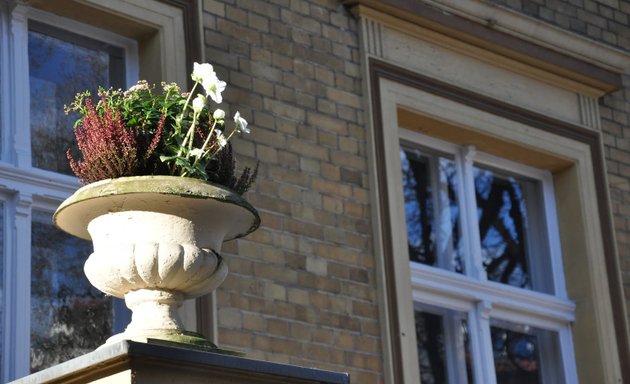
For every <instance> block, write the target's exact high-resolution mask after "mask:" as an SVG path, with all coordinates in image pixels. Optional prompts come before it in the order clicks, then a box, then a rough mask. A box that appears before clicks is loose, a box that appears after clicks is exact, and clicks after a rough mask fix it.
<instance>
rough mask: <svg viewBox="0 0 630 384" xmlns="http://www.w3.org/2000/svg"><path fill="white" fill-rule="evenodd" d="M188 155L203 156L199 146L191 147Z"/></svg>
mask: <svg viewBox="0 0 630 384" xmlns="http://www.w3.org/2000/svg"><path fill="white" fill-rule="evenodd" d="M190 156H194V157H197V158H199V157H201V156H203V150H202V149H201V148H193V149H192V150H191V151H190Z"/></svg>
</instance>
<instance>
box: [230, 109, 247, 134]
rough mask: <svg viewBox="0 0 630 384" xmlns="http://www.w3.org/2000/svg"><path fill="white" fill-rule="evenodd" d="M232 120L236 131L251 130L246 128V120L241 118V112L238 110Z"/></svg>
mask: <svg viewBox="0 0 630 384" xmlns="http://www.w3.org/2000/svg"><path fill="white" fill-rule="evenodd" d="M234 122H235V123H236V131H237V132H245V133H250V132H251V130H250V129H249V128H247V120H245V119H243V118H242V117H241V113H240V112H238V111H237V112H236V114H235V115H234Z"/></svg>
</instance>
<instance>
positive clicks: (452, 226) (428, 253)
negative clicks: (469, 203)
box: [400, 148, 464, 273]
mask: <svg viewBox="0 0 630 384" xmlns="http://www.w3.org/2000/svg"><path fill="white" fill-rule="evenodd" d="M400 161H401V164H402V180H403V182H402V184H403V192H404V197H405V215H406V223H407V239H408V246H409V258H410V260H411V261H415V262H418V263H422V264H427V265H431V266H436V267H440V268H444V269H448V270H452V271H456V272H458V273H463V271H464V262H463V258H462V253H461V252H462V250H461V249H460V247H461V242H460V230H459V218H458V216H459V208H458V205H457V192H456V191H457V180H456V174H455V164H454V162H453V161H452V160H451V159H448V158H445V157H441V156H438V155H434V154H429V153H423V152H420V151H419V150H418V149H415V148H414V149H411V148H401V150H400Z"/></svg>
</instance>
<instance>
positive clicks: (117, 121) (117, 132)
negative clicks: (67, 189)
mask: <svg viewBox="0 0 630 384" xmlns="http://www.w3.org/2000/svg"><path fill="white" fill-rule="evenodd" d="M101 103H102V106H103V113H102V114H100V115H99V113H97V111H96V109H95V108H94V106H93V105H92V101H91V100H90V99H89V98H88V99H86V100H85V106H86V110H87V113H86V114H85V115H84V116H83V120H82V122H81V125H79V126H78V127H76V129H75V131H74V134H75V137H76V139H77V145H78V147H79V150H80V151H81V154H82V156H83V159H82V160H78V161H75V160H74V158H73V157H72V155H71V153H70V151H69V150H68V151H67V152H66V156H67V157H68V160H69V161H70V167H71V168H72V171H73V172H74V173H75V174H76V175H77V176H78V177H79V179H80V180H81V182H83V183H86V184H87V183H91V182H94V181H98V180H103V179H107V178H115V177H122V176H133V175H135V174H137V171H138V168H139V166H140V160H139V157H140V156H139V154H138V138H137V137H136V134H137V132H134V130H132V129H128V128H127V127H125V125H124V123H123V120H122V117H121V115H120V113H119V112H118V111H116V110H114V109H113V108H111V107H110V106H109V105H108V103H107V100H106V99H105V97H104V96H103V97H102V98H101ZM163 125H164V118H162V119H160V124H159V125H158V129H157V130H156V132H155V135H154V137H153V139H152V140H151V142H150V144H149V145H148V147H147V151H146V153H144V154H143V156H142V158H143V160H146V159H147V158H148V157H149V156H150V155H151V153H152V152H153V151H154V150H155V148H156V147H157V145H158V143H159V141H160V136H161V133H162V126H163Z"/></svg>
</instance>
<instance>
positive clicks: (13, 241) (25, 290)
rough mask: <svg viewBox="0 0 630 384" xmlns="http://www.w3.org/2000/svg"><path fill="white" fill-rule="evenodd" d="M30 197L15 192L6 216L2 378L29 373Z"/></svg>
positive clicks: (31, 200) (29, 195)
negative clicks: (7, 245)
mask: <svg viewBox="0 0 630 384" xmlns="http://www.w3.org/2000/svg"><path fill="white" fill-rule="evenodd" d="M32 203H33V197H32V195H31V194H29V193H19V194H16V196H15V198H14V201H13V206H12V209H11V210H12V211H13V212H9V215H8V216H9V217H11V218H13V222H12V223H10V225H8V226H7V230H8V232H9V236H7V238H8V239H10V244H9V247H7V248H5V249H7V251H8V254H7V255H6V258H5V260H7V261H8V263H7V271H6V274H5V276H7V277H8V279H9V280H8V281H7V283H6V284H5V286H6V287H7V288H8V289H7V294H6V300H7V308H8V313H7V317H6V319H7V324H6V328H5V329H6V330H8V331H9V336H8V338H7V337H5V338H4V340H5V344H4V346H3V347H4V348H5V350H8V351H11V353H9V354H7V355H8V356H7V359H5V361H4V362H5V364H6V365H5V367H4V369H5V378H8V379H9V380H13V379H16V378H18V377H22V376H25V375H28V374H29V373H30V347H31V344H30V336H31V334H30V324H31V258H30V249H31V206H32Z"/></svg>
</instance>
